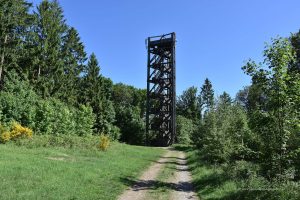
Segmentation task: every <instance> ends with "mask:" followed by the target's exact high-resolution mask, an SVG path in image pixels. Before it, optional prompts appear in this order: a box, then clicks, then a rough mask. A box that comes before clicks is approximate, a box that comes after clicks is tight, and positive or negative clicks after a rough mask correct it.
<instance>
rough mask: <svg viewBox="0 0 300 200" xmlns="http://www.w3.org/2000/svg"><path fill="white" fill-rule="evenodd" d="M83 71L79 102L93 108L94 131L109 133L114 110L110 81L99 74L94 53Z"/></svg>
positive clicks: (111, 129) (111, 127) (111, 130)
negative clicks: (94, 117) (94, 116)
mask: <svg viewBox="0 0 300 200" xmlns="http://www.w3.org/2000/svg"><path fill="white" fill-rule="evenodd" d="M85 73H86V74H85V76H84V77H83V79H82V80H81V85H80V91H81V95H80V102H81V103H83V104H88V105H90V106H91V107H92V108H93V112H94V113H95V115H96V123H95V126H94V128H95V131H96V132H97V133H101V132H104V133H107V134H111V132H113V131H114V130H115V127H114V126H113V122H114V120H115V111H114V107H113V104H112V101H111V99H110V96H111V90H112V82H111V81H110V79H106V78H104V77H102V76H101V75H100V67H99V64H98V60H97V58H96V55H95V54H94V53H93V54H92V55H91V56H90V58H89V61H88V64H87V66H86V69H85ZM112 134H114V133H112Z"/></svg>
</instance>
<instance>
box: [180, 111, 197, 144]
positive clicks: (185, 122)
mask: <svg viewBox="0 0 300 200" xmlns="http://www.w3.org/2000/svg"><path fill="white" fill-rule="evenodd" d="M176 122H177V123H176V142H177V143H179V144H189V143H191V137H192V135H193V133H194V132H195V131H196V126H195V124H194V122H193V120H191V119H188V118H185V117H183V116H181V115H178V116H177V118H176Z"/></svg>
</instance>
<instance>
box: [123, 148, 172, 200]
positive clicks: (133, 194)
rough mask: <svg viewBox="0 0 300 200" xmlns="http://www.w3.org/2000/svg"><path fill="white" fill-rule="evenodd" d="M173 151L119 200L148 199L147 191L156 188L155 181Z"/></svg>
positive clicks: (151, 167) (150, 169)
mask: <svg viewBox="0 0 300 200" xmlns="http://www.w3.org/2000/svg"><path fill="white" fill-rule="evenodd" d="M170 154H171V151H167V153H166V154H165V155H164V156H163V157H161V158H160V159H159V160H158V161H157V162H155V163H154V164H153V165H152V166H150V168H149V169H148V170H146V171H145V172H144V173H143V175H142V176H141V177H140V179H139V180H138V181H136V182H135V183H134V185H133V186H132V187H131V188H129V189H128V190H126V191H125V192H124V193H123V194H122V195H121V196H120V197H119V198H118V199H119V200H144V199H146V198H145V197H146V193H147V191H149V190H151V189H152V188H153V187H154V186H155V179H156V177H157V175H158V173H159V171H160V170H161V168H162V167H163V165H165V162H167V161H168V157H169V156H170Z"/></svg>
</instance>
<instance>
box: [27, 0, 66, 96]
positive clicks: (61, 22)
mask: <svg viewBox="0 0 300 200" xmlns="http://www.w3.org/2000/svg"><path fill="white" fill-rule="evenodd" d="M34 16H35V23H36V24H35V26H34V36H33V40H34V43H35V44H36V48H35V52H34V61H33V63H34V66H33V69H32V71H31V73H32V75H31V77H32V79H33V80H32V81H33V82H34V83H35V85H36V88H37V89H38V92H39V93H40V94H41V95H42V96H43V97H44V98H46V97H50V96H54V95H55V94H56V93H58V92H59V90H60V88H61V87H62V84H61V79H62V77H63V76H64V60H63V58H62V55H63V52H62V44H63V37H64V36H65V35H66V31H67V25H66V23H65V19H64V16H63V10H62V8H61V7H60V6H59V4H58V2H57V1H56V0H55V1H48V0H44V1H42V2H41V4H40V5H39V6H38V7H37V11H36V12H35V13H34Z"/></svg>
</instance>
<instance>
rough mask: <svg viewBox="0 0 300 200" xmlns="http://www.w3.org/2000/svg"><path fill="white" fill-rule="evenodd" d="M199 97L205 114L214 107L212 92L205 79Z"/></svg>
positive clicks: (208, 82)
mask: <svg viewBox="0 0 300 200" xmlns="http://www.w3.org/2000/svg"><path fill="white" fill-rule="evenodd" d="M200 96H201V97H200V98H201V100H202V103H203V106H204V108H205V112H208V111H210V110H211V109H212V108H213V106H214V90H213V87H212V84H211V82H210V80H209V79H208V78H206V79H205V81H204V84H203V86H202V87H201V92H200Z"/></svg>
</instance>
